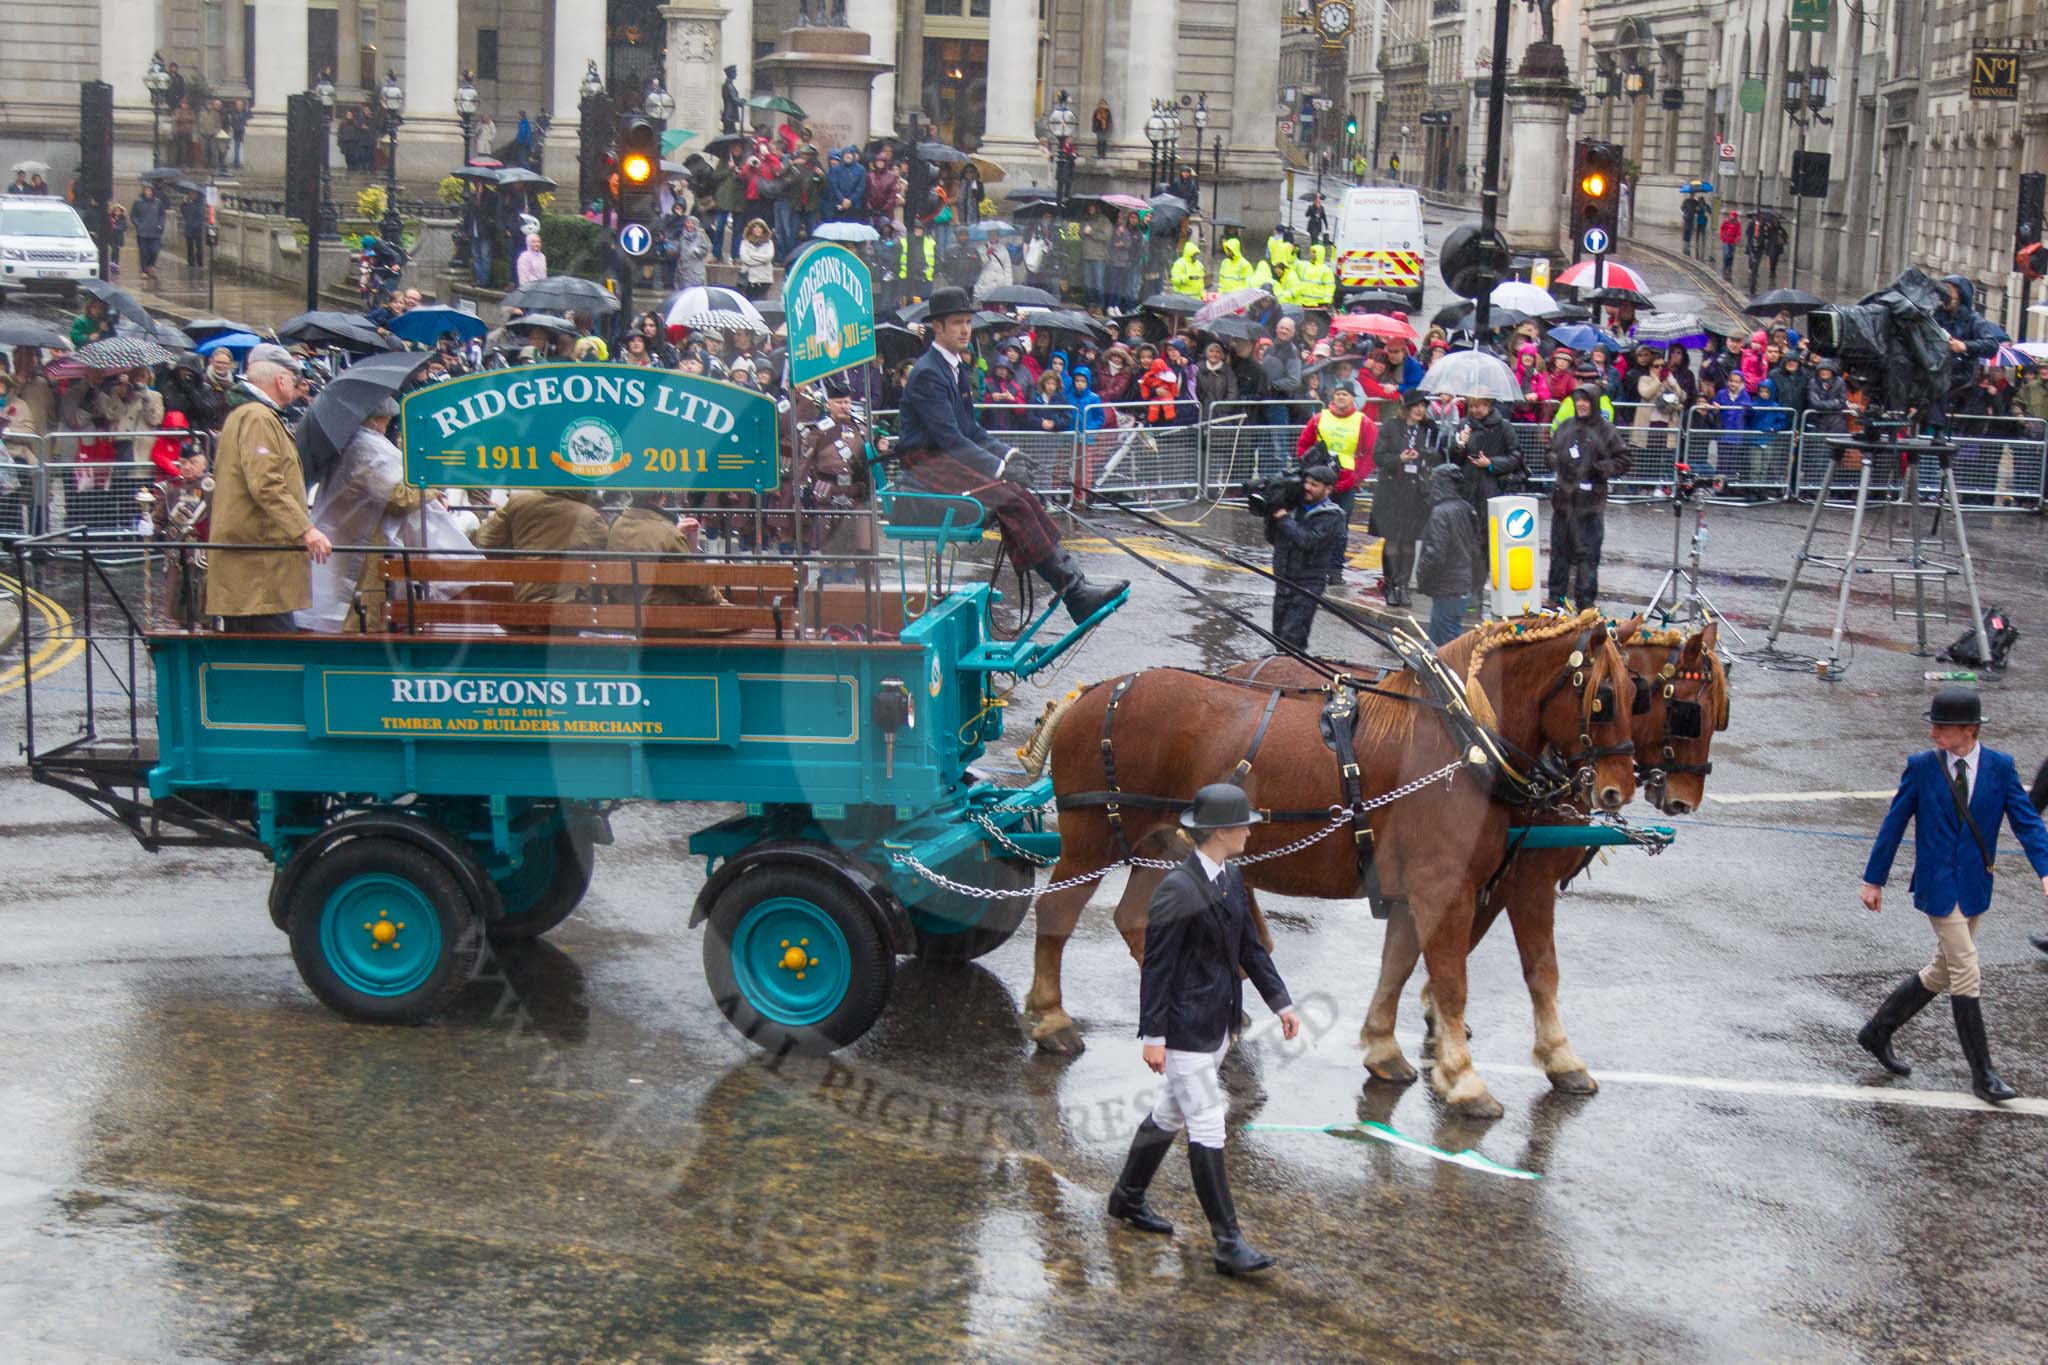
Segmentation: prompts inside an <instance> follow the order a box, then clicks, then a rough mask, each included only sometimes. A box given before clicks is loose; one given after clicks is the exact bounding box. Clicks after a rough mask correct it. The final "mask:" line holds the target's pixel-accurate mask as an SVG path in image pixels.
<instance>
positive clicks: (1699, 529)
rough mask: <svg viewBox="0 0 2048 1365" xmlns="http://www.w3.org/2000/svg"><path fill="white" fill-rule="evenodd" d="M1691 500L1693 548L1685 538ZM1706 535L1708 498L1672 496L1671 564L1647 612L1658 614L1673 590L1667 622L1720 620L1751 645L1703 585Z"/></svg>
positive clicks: (1651, 595) (1737, 636) (1645, 611)
mask: <svg viewBox="0 0 2048 1365" xmlns="http://www.w3.org/2000/svg"><path fill="white" fill-rule="evenodd" d="M1688 503H1690V504H1691V505H1692V509H1693V511H1692V548H1691V549H1690V550H1689V551H1688V550H1687V549H1686V540H1685V509H1686V505H1687V504H1688ZM1706 539H1707V507H1706V502H1705V500H1704V499H1703V498H1701V497H1699V496H1698V495H1696V494H1677V493H1674V494H1673V496H1672V499H1671V567H1670V568H1669V569H1666V570H1665V571H1664V578H1663V580H1662V581H1661V582H1659V583H1658V584H1657V591H1655V592H1653V593H1651V594H1650V605H1649V606H1647V607H1644V608H1643V615H1644V616H1645V617H1651V616H1656V615H1658V614H1659V608H1660V607H1662V606H1663V604H1664V595H1665V593H1667V592H1668V593H1670V594H1671V609H1670V610H1669V611H1666V612H1663V613H1662V615H1663V618H1664V620H1665V622H1666V623H1667V624H1671V625H1676V624H1677V623H1678V622H1680V621H1691V622H1695V623H1697V624H1699V625H1701V626H1704V625H1706V623H1707V622H1708V621H1709V620H1715V621H1719V622H1720V623H1721V625H1722V627H1723V628H1724V629H1726V630H1727V632H1728V633H1729V634H1730V635H1733V636H1734V637H1735V638H1736V639H1737V640H1738V641H1740V642H1741V643H1742V644H1744V645H1747V644H1748V643H1749V637H1748V636H1746V635H1744V634H1743V633H1742V632H1741V631H1739V630H1737V629H1736V628H1735V624H1734V623H1733V622H1732V621H1730V620H1729V619H1728V615H1727V613H1726V612H1724V611H1722V610H1721V608H1720V607H1718V606H1716V605H1715V603H1714V599H1713V598H1711V597H1709V596H1707V591H1706V589H1705V588H1702V587H1701V586H1700V548H1701V547H1702V546H1703V545H1704V544H1705V543H1706Z"/></svg>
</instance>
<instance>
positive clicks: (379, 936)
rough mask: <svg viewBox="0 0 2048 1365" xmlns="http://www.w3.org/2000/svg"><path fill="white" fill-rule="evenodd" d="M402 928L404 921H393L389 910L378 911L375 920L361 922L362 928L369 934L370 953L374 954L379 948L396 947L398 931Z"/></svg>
mask: <svg viewBox="0 0 2048 1365" xmlns="http://www.w3.org/2000/svg"><path fill="white" fill-rule="evenodd" d="M404 927H405V921H404V920H393V919H392V918H391V912H390V911H389V910H379V911H378V912H377V918H376V919H374V920H365V921H364V922H363V928H365V929H367V930H368V931H369V934H370V951H371V952H373V953H374V952H376V951H377V950H378V949H379V948H395V947H397V946H398V931H399V930H400V929H403V928H404Z"/></svg>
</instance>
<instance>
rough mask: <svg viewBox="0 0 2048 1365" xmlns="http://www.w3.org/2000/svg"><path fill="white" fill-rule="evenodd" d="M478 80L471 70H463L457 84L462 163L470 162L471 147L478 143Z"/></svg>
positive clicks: (456, 107) (456, 108)
mask: <svg viewBox="0 0 2048 1365" xmlns="http://www.w3.org/2000/svg"><path fill="white" fill-rule="evenodd" d="M476 106H477V98H476V81H475V79H474V77H473V76H472V74H471V73H470V72H467V71H465V72H463V73H462V79H461V81H459V82H458V83H457V84H456V86H455V117H457V118H459V119H461V120H462V164H463V165H465V166H467V165H468V164H469V162H470V155H471V153H470V149H471V148H472V147H474V146H475V145H476V141H475V139H476Z"/></svg>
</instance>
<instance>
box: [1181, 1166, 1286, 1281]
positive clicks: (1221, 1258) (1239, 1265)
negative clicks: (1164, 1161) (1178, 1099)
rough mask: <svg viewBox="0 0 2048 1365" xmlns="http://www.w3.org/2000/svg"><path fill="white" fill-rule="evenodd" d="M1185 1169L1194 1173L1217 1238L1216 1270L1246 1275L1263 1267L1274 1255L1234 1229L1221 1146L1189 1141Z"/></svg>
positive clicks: (1234, 1213) (1234, 1210) (1234, 1209)
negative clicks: (1250, 1241) (1270, 1254)
mask: <svg viewBox="0 0 2048 1365" xmlns="http://www.w3.org/2000/svg"><path fill="white" fill-rule="evenodd" d="M1188 1169H1189V1170H1190V1171H1192V1172H1193V1173H1194V1177H1195V1197H1196V1198H1198V1199H1200V1200H1201V1201H1202V1212H1203V1213H1204V1214H1206V1215H1207V1216H1208V1219H1209V1231H1210V1233H1211V1234H1212V1235H1214V1236H1215V1238H1216V1271H1217V1273H1218V1274H1221V1275H1249V1274H1251V1273H1252V1272H1253V1271H1256V1270H1265V1269H1267V1268H1269V1267H1270V1266H1271V1265H1272V1264H1273V1258H1272V1257H1271V1256H1268V1255H1266V1253H1264V1252H1263V1251H1259V1250H1257V1249H1255V1248H1254V1247H1252V1246H1251V1245H1250V1244H1249V1243H1247V1242H1246V1241H1245V1240H1244V1235H1243V1234H1242V1233H1240V1232H1239V1231H1238V1230H1237V1206H1236V1205H1235V1204H1233V1203H1232V1202H1231V1200H1230V1177H1229V1176H1227V1175H1225V1174H1224V1173H1223V1149H1222V1148H1221V1147H1204V1146H1202V1144H1200V1143H1199V1142H1190V1143H1188Z"/></svg>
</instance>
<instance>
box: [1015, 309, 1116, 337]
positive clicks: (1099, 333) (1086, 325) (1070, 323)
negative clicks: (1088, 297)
mask: <svg viewBox="0 0 2048 1365" xmlns="http://www.w3.org/2000/svg"><path fill="white" fill-rule="evenodd" d="M1025 321H1026V322H1028V323H1029V324H1030V325H1031V326H1032V327H1033V328H1036V329H1038V330H1040V331H1047V332H1076V333H1079V334H1080V335H1082V336H1092V337H1107V336H1108V335H1109V332H1108V330H1107V329H1106V328H1104V327H1103V325H1102V324H1101V323H1099V322H1097V321H1096V320H1095V319H1094V318H1091V317H1089V316H1088V315H1087V314H1086V313H1062V312H1052V313H1034V314H1033V315H1032V316H1031V317H1029V318H1027V319H1025Z"/></svg>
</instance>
